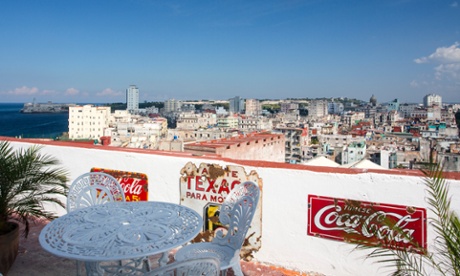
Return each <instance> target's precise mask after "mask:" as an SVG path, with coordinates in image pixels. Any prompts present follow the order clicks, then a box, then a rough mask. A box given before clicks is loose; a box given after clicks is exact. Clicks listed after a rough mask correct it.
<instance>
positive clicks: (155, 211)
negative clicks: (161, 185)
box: [39, 201, 203, 261]
mask: <svg viewBox="0 0 460 276" xmlns="http://www.w3.org/2000/svg"><path fill="white" fill-rule="evenodd" d="M202 224H203V221H202V218H201V216H200V215H199V214H198V213H197V212H195V211H194V210H192V209H190V208H187V207H184V206H181V205H177V204H172V203H166V202H151V201H147V202H145V201H144V202H110V203H106V204H103V205H96V206H91V207H88V208H83V209H79V210H75V211H73V212H71V213H69V214H67V215H64V216H62V217H60V218H58V219H55V220H54V221H52V222H50V223H49V224H48V225H47V226H45V228H43V230H42V232H41V233H40V237H39V241H40V244H41V245H42V247H43V248H44V249H46V250H47V251H49V252H50V253H52V254H55V255H58V256H62V257H66V258H70V259H76V260H82V261H108V260H124V259H133V258H140V257H143V256H148V255H153V254H157V253H162V252H165V251H168V250H170V249H172V248H175V247H177V246H179V245H182V244H184V243H186V242H188V241H189V240H191V239H192V238H193V237H195V236H196V234H197V233H198V232H199V230H200V229H201V227H202Z"/></svg>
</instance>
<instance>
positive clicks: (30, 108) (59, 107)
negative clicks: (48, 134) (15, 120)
mask: <svg viewBox="0 0 460 276" xmlns="http://www.w3.org/2000/svg"><path fill="white" fill-rule="evenodd" d="M69 106H75V104H57V103H52V102H47V103H35V101H34V102H33V103H25V104H24V107H23V108H22V109H21V111H20V112H21V113H65V112H69Z"/></svg>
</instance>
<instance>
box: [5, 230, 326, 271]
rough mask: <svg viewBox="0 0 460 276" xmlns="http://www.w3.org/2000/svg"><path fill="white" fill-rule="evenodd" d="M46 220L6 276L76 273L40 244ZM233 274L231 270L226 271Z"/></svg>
mask: <svg viewBox="0 0 460 276" xmlns="http://www.w3.org/2000/svg"><path fill="white" fill-rule="evenodd" d="M46 223H47V222H46V221H37V222H36V223H32V224H31V229H30V232H29V237H28V238H27V239H25V238H23V237H22V236H21V237H20V243H19V255H18V257H17V258H16V261H15V263H14V264H13V266H12V267H11V269H10V271H9V273H8V276H24V275H27V276H43V275H56V276H57V275H76V264H75V261H74V260H70V259H64V258H61V257H58V256H55V255H52V254H50V253H48V252H46V251H45V250H43V248H42V247H41V246H40V243H39V242H38V236H39V235H40V231H41V229H42V228H43V227H44V226H45V225H46ZM241 268H242V270H243V273H244V275H246V276H258V275H267V276H294V275H306V276H321V275H322V274H320V273H315V272H312V273H300V272H296V271H292V270H286V269H284V268H280V267H274V266H269V265H265V264H261V263H257V262H245V261H242V262H241ZM227 275H229V276H233V271H231V270H230V271H229V273H227Z"/></svg>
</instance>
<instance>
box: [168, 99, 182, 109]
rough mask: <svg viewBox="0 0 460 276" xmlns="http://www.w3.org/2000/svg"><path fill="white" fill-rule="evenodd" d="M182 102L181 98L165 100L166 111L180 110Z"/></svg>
mask: <svg viewBox="0 0 460 276" xmlns="http://www.w3.org/2000/svg"><path fill="white" fill-rule="evenodd" d="M181 106H182V102H181V101H179V100H175V99H171V100H167V101H165V106H164V111H165V112H176V111H180V109H181Z"/></svg>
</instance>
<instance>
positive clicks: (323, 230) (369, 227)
mask: <svg viewBox="0 0 460 276" xmlns="http://www.w3.org/2000/svg"><path fill="white" fill-rule="evenodd" d="M426 232H427V217H426V209H424V208H418V207H412V206H404V205H396V204H387V203H375V202H367V201H357V200H348V199H342V198H332V197H324V196H317V195H309V196H308V227H307V234H308V235H311V236H316V237H321V238H328V239H334V240H341V241H343V240H347V241H350V242H354V243H362V244H369V245H377V246H381V247H387V248H393V249H398V250H412V251H414V252H417V253H421V254H424V252H425V251H426V248H427V240H426V234H427V233H426Z"/></svg>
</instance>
